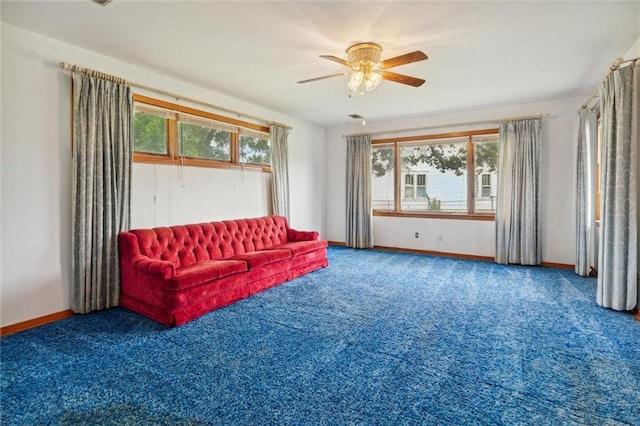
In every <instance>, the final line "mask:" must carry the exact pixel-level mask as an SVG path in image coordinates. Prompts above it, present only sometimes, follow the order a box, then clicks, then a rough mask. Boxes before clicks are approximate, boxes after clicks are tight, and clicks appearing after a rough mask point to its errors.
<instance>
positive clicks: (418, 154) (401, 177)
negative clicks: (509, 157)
mask: <svg viewBox="0 0 640 426" xmlns="http://www.w3.org/2000/svg"><path fill="white" fill-rule="evenodd" d="M371 152H372V159H371V160H372V205H373V210H374V214H378V215H392V216H393V215H398V216H402V215H417V216H440V215H443V216H447V217H470V216H474V217H475V216H477V218H479V219H488V220H491V219H492V218H493V214H494V213H495V205H496V183H497V160H498V158H497V157H498V130H497V129H489V130H480V131H472V132H460V133H450V134H441V135H427V136H415V137H407V138H400V139H396V140H389V139H383V140H374V141H372V149H371Z"/></svg>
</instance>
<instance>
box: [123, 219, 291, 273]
mask: <svg viewBox="0 0 640 426" xmlns="http://www.w3.org/2000/svg"><path fill="white" fill-rule="evenodd" d="M288 228H289V225H288V223H287V219H286V218H285V217H283V216H267V217H260V218H256V219H238V220H225V221H222V222H210V223H199V224H193V225H180V226H171V227H161V228H152V229H133V230H131V231H129V233H130V234H133V235H135V237H136V239H137V242H138V247H139V250H140V254H143V255H145V256H148V257H150V258H152V259H156V260H166V261H169V262H171V263H173V264H174V265H175V266H176V267H177V268H180V267H184V266H189V265H192V264H194V263H196V262H200V261H203V260H214V259H222V258H225V257H230V256H233V255H236V254H243V253H246V252H251V251H256V250H262V249H265V248H271V247H274V246H277V245H279V244H284V243H286V242H287V230H288Z"/></svg>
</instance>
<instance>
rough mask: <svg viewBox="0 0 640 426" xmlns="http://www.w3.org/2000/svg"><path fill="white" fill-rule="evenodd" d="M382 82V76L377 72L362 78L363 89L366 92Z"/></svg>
mask: <svg viewBox="0 0 640 426" xmlns="http://www.w3.org/2000/svg"><path fill="white" fill-rule="evenodd" d="M381 82H382V76H381V75H380V74H378V73H377V72H369V73H367V75H366V76H365V78H364V87H365V89H366V90H367V92H370V91H372V90H373V89H375V88H376V87H378V85H380V83H381Z"/></svg>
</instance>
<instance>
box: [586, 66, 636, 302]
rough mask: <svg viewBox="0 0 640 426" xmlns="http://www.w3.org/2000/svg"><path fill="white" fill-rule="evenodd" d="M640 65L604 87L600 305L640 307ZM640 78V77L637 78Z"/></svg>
mask: <svg viewBox="0 0 640 426" xmlns="http://www.w3.org/2000/svg"><path fill="white" fill-rule="evenodd" d="M638 72H639V71H638V66H637V65H636V66H633V65H631V66H627V67H624V68H620V69H618V70H616V71H613V72H612V73H610V74H609V75H608V76H607V77H606V78H605V80H604V81H603V83H602V85H601V87H600V113H601V120H602V148H601V153H600V155H601V157H600V159H601V160H600V167H601V174H600V188H601V200H600V212H601V214H600V216H601V217H600V243H599V244H600V245H599V255H598V287H597V302H598V304H600V305H602V306H604V307H606V308H613V309H615V310H620V311H622V310H631V309H633V308H634V307H636V305H637V297H638V296H637V294H638V283H637V271H638V263H637V262H638V258H637V256H638V246H637V243H638V241H637V207H638V206H637V190H638V188H637V180H636V179H637V155H638V153H637V149H638V116H639V115H640V110H639V109H638V103H639V99H638V98H639V96H638V91H639V90H640V87H639V84H638V81H639V78H638ZM634 80H635V81H634Z"/></svg>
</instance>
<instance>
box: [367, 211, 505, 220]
mask: <svg viewBox="0 0 640 426" xmlns="http://www.w3.org/2000/svg"><path fill="white" fill-rule="evenodd" d="M373 215H374V216H381V217H409V218H430V219H454V220H480V221H487V222H489V221H491V222H493V221H495V219H496V216H495V214H466V213H432V212H385V211H374V212H373Z"/></svg>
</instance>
